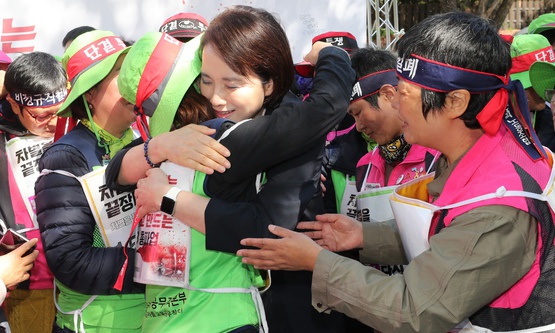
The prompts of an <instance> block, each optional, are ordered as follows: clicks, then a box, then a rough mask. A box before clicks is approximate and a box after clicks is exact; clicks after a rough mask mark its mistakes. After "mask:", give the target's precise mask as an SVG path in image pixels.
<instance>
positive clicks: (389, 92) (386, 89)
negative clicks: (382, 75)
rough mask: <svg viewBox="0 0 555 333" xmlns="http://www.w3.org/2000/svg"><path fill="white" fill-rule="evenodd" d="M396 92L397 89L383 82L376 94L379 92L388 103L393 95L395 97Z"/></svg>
mask: <svg viewBox="0 0 555 333" xmlns="http://www.w3.org/2000/svg"><path fill="white" fill-rule="evenodd" d="M396 93H397V89H395V87H394V86H392V85H391V84H384V85H383V86H381V87H380V90H379V91H378V94H380V97H381V96H383V97H384V98H385V100H386V101H388V102H390V103H391V101H392V100H393V97H395V94H396Z"/></svg>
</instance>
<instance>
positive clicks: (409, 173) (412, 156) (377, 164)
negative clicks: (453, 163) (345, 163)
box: [357, 145, 439, 187]
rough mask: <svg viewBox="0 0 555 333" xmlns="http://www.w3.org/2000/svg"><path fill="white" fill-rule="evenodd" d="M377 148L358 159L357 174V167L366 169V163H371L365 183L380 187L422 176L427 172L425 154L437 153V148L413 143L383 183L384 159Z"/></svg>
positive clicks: (435, 154) (430, 155)
mask: <svg viewBox="0 0 555 333" xmlns="http://www.w3.org/2000/svg"><path fill="white" fill-rule="evenodd" d="M378 149H379V148H375V149H374V150H372V151H371V152H369V153H367V154H366V155H364V156H363V157H362V158H361V159H360V160H359V161H358V163H357V175H358V174H359V171H358V170H359V168H363V169H366V168H367V167H368V164H369V163H372V167H371V168H370V172H369V173H368V177H367V178H366V183H374V184H379V185H380V187H384V186H393V185H399V184H404V183H406V182H408V181H410V180H413V179H416V178H419V177H421V176H424V175H425V174H426V172H427V170H426V169H427V165H426V162H427V161H426V156H427V154H429V155H428V156H429V157H434V156H437V155H439V152H438V151H437V150H434V149H431V148H425V147H422V146H418V145H413V146H412V147H411V148H410V150H409V152H408V153H407V156H406V157H405V159H404V160H403V161H402V162H401V163H399V164H398V165H396V166H395V167H394V168H393V171H391V175H390V176H389V180H388V182H387V184H385V159H384V158H383V157H382V156H381V155H380V154H379V152H378ZM428 162H429V161H428ZM364 173H365V172H364ZM357 183H358V179H357Z"/></svg>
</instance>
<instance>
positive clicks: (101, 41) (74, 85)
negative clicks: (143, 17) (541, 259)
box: [57, 30, 129, 117]
mask: <svg viewBox="0 0 555 333" xmlns="http://www.w3.org/2000/svg"><path fill="white" fill-rule="evenodd" d="M127 51H129V47H128V46H127V45H125V43H124V42H123V41H122V40H121V38H119V37H118V36H116V35H114V33H113V32H111V31H103V30H93V31H89V32H86V33H84V34H82V35H79V36H77V38H75V39H74V40H73V42H72V43H71V44H70V46H69V47H68V48H67V50H66V51H65V52H64V55H63V56H62V65H63V66H64V69H65V70H66V72H67V75H68V79H69V83H70V85H71V87H70V90H69V94H68V96H67V98H66V100H65V102H64V104H62V106H61V107H60V110H58V113H57V115H58V116H61V117H70V116H71V109H70V107H69V106H70V105H71V103H73V102H74V101H75V100H76V99H77V98H79V97H80V96H81V95H83V94H84V93H86V92H87V91H89V89H91V88H92V87H94V86H95V85H97V84H98V83H99V82H100V81H102V80H104V78H106V76H108V74H110V71H111V70H112V68H114V64H115V63H116V61H117V60H118V57H119V56H120V55H121V54H122V53H125V52H127Z"/></svg>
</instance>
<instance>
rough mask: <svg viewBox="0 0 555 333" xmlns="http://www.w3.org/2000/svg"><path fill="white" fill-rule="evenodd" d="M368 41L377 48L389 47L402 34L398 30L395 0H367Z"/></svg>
mask: <svg viewBox="0 0 555 333" xmlns="http://www.w3.org/2000/svg"><path fill="white" fill-rule="evenodd" d="M367 1H368V2H367V4H366V9H367V14H366V19H367V24H366V26H367V27H368V42H369V44H370V45H371V46H374V47H375V48H378V49H386V50H387V49H390V48H391V47H392V46H393V45H394V44H395V42H396V41H397V40H398V39H399V38H400V37H401V36H402V35H403V34H404V30H403V29H401V30H399V7H398V5H397V0H367Z"/></svg>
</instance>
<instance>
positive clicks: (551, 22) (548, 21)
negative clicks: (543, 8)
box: [528, 13, 555, 34]
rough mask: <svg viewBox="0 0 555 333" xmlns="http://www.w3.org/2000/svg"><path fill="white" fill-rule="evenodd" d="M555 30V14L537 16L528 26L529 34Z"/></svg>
mask: <svg viewBox="0 0 555 333" xmlns="http://www.w3.org/2000/svg"><path fill="white" fill-rule="evenodd" d="M550 29H555V13H547V14H542V15H540V16H538V17H537V18H536V19H534V20H533V21H532V22H530V25H529V26H528V33H529V34H540V33H542V32H543V31H545V30H550Z"/></svg>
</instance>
